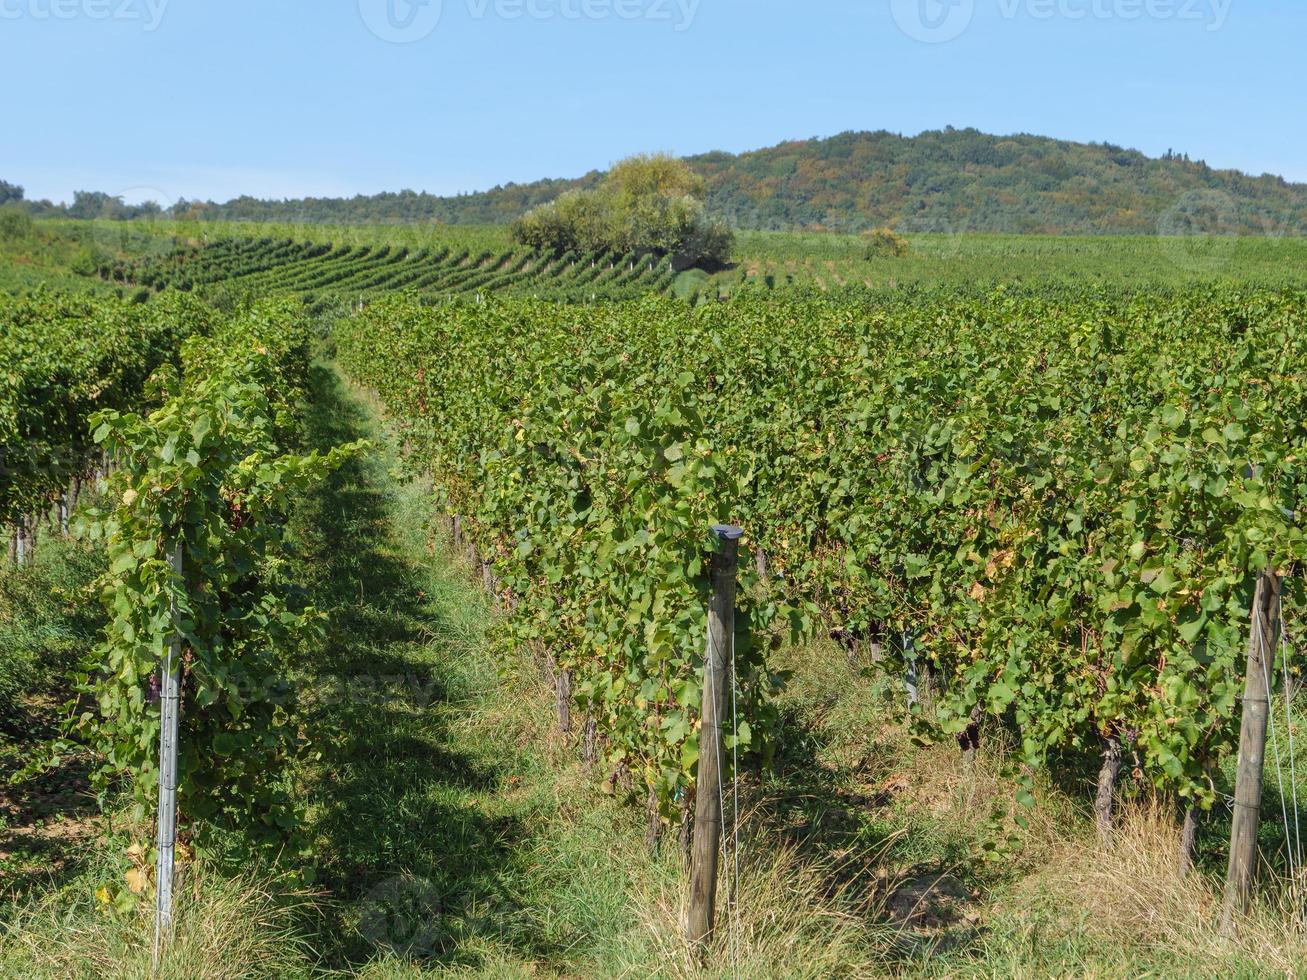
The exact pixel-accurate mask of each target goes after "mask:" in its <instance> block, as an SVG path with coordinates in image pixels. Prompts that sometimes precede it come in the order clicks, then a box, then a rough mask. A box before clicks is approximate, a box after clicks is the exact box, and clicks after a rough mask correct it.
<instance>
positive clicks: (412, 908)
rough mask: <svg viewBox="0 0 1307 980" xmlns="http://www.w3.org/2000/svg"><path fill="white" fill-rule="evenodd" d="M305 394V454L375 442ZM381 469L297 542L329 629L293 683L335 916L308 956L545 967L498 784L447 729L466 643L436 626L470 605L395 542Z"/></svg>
mask: <svg viewBox="0 0 1307 980" xmlns="http://www.w3.org/2000/svg"><path fill="white" fill-rule="evenodd" d="M312 385H313V392H314V404H313V408H312V410H311V414H310V418H309V436H310V442H311V443H312V444H313V445H315V446H319V447H326V446H330V445H334V444H337V443H340V442H343V441H348V440H352V439H357V438H360V437H369V436H375V435H376V433H375V432H374V431H373V430H372V425H371V423H370V420H369V418H368V417H367V414H366V413H365V411H364V410H363V408H362V407H361V406H360V405H359V403H358V402H357V401H356V400H354V399H352V398H351V397H350V396H349V395H348V394H347V393H346V392H345V391H344V389H343V388H342V386H341V383H340V381H339V379H338V378H337V377H336V375H335V374H334V373H333V372H332V371H330V370H329V369H327V368H323V367H317V368H315V370H314V374H313V378H312ZM384 462H385V460H384V458H381V459H379V458H378V457H377V455H376V454H371V455H370V456H369V457H365V458H360V459H356V460H354V461H352V462H351V463H349V464H347V465H346V466H345V467H343V468H342V469H341V470H340V471H339V472H337V473H336V474H334V475H333V476H332V477H331V478H330V479H329V480H327V481H326V482H325V483H324V484H323V485H322V486H321V487H320V488H319V489H318V491H317V492H316V493H315V494H313V495H312V497H311V499H307V500H305V501H304V503H303V505H302V507H301V508H300V511H301V513H300V516H299V517H298V519H297V525H296V529H295V530H296V535H297V538H298V539H299V547H300V549H301V551H302V552H303V556H304V562H303V564H304V567H305V569H306V574H307V575H308V576H309V580H308V581H306V582H305V586H306V587H307V588H308V590H309V593H310V596H311V598H312V600H313V601H314V602H315V604H316V605H317V606H318V607H319V608H321V609H323V610H324V611H326V612H327V613H328V614H329V617H330V638H329V640H328V642H327V644H326V648H325V649H323V650H321V651H318V652H316V653H315V655H314V659H313V662H312V663H311V664H308V665H306V666H305V673H306V675H307V676H306V677H305V678H304V680H305V683H306V688H307V690H309V691H311V692H315V693H314V694H313V695H311V696H310V698H309V703H308V722H307V728H308V732H307V735H308V738H309V740H310V742H311V743H312V745H313V749H314V751H315V752H320V753H321V759H320V761H317V762H315V763H314V764H313V767H312V770H311V775H310V779H309V783H308V785H306V786H305V788H304V791H305V793H306V794H307V799H308V800H309V813H310V829H311V832H312V834H313V836H314V838H315V847H316V854H315V858H314V860H315V862H316V865H317V867H318V873H319V878H318V881H317V885H318V887H320V888H322V889H323V890H324V891H325V892H326V893H327V894H328V896H329V897H330V899H331V900H332V903H333V904H332V909H333V913H332V914H331V915H330V916H329V919H328V921H327V923H326V925H325V928H324V929H323V934H322V936H321V937H320V945H319V948H320V949H321V950H322V952H323V956H324V959H325V961H326V963H327V964H328V965H330V966H333V967H337V968H349V967H352V966H357V965H359V964H361V963H363V962H366V961H368V960H370V959H373V958H375V957H376V955H377V954H378V953H379V952H385V951H393V952H396V953H398V954H400V955H403V956H407V957H411V958H414V959H418V960H426V961H430V962H433V963H436V964H441V965H458V966H476V965H477V956H476V954H475V953H472V952H469V949H471V948H475V947H476V946H477V945H478V943H481V942H489V943H494V944H496V945H500V946H502V945H505V944H507V945H510V946H512V947H513V948H514V949H515V950H517V951H518V952H520V953H522V954H523V955H525V956H528V957H532V958H534V957H537V956H538V957H547V956H549V955H550V954H551V953H554V952H556V951H555V950H553V949H551V948H549V944H548V943H547V942H546V941H545V940H544V939H543V938H541V936H540V934H539V933H538V932H537V930H536V929H535V928H534V925H533V923H532V921H531V917H530V916H529V915H527V914H526V913H525V912H523V911H522V909H521V907H520V905H519V904H518V903H517V902H516V901H515V900H514V895H513V893H512V892H513V887H512V884H511V882H512V881H513V880H514V879H513V878H512V877H510V874H511V873H512V869H514V868H515V867H517V866H518V865H520V864H521V863H522V861H521V859H519V858H518V856H517V854H516V851H517V849H518V845H520V843H521V841H522V838H523V836H524V831H523V828H522V827H521V826H519V823H518V821H517V820H516V818H514V817H511V816H499V815H496V814H494V813H493V812H492V811H493V809H494V807H493V806H489V805H487V800H488V799H493V797H495V796H496V795H497V793H498V791H499V790H500V788H501V785H502V784H503V782H504V781H505V780H507V778H508V776H507V774H506V773H504V772H501V771H500V770H499V767H498V766H497V760H496V756H495V754H494V752H493V750H488V749H487V747H483V746H477V745H476V744H474V743H473V744H468V740H467V738H466V736H464V737H463V740H462V742H460V741H459V739H458V738H457V737H456V736H455V735H454V734H453V733H451V730H450V722H451V720H452V719H453V717H456V716H457V714H458V710H459V709H458V707H457V703H458V702H462V701H466V700H467V697H468V695H467V693H466V692H465V691H464V690H460V687H459V682H460V678H458V677H457V676H452V677H451V676H450V674H451V670H450V667H449V664H450V663H451V662H452V661H451V656H452V655H456V654H457V650H452V649H451V645H452V646H453V647H457V646H458V644H460V643H466V642H467V641H466V640H465V639H462V640H461V639H460V630H459V627H458V624H457V623H453V622H450V618H451V616H453V615H455V614H456V613H457V611H458V608H457V607H458V606H459V604H460V603H461V604H462V609H463V611H466V606H467V604H468V603H470V602H472V601H473V600H472V599H471V598H470V597H469V595H467V594H461V593H458V592H457V591H455V590H454V589H453V588H452V587H451V585H450V583H449V582H447V581H446V582H441V581H439V580H437V579H436V578H435V576H434V575H433V574H432V572H431V571H430V570H429V569H424V567H423V565H422V562H421V559H422V558H425V557H426V556H425V554H421V553H419V554H414V553H413V552H414V551H417V550H418V549H417V548H416V547H415V546H414V545H413V544H412V543H411V540H409V539H406V538H405V537H404V536H403V535H402V534H400V533H397V529H396V528H395V526H394V525H393V523H392V522H393V520H394V510H393V508H394V503H395V501H394V498H393V489H392V488H393V485H392V484H391V483H390V482H389V477H388V476H387V474H386V472H385V470H384ZM406 540H409V543H408V544H407V545H406V544H405V541H406ZM406 548H407V549H408V550H407V551H406ZM464 686H466V682H464Z"/></svg>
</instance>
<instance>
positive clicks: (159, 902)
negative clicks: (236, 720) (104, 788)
mask: <svg viewBox="0 0 1307 980" xmlns="http://www.w3.org/2000/svg"><path fill="white" fill-rule="evenodd" d="M172 574H173V576H174V578H175V579H176V580H177V581H176V583H175V587H176V588H182V587H183V585H184V582H185V578H184V576H183V574H182V547H181V545H180V544H179V545H177V547H176V549H175V550H174V551H173V553H172ZM172 618H173V634H172V640H171V642H169V644H168V649H167V652H166V653H165V654H164V658H163V662H162V663H161V664H160V665H159V813H158V826H157V828H156V836H155V839H156V850H157V851H158V858H157V861H156V864H155V869H154V883H155V909H154V962H155V964H156V965H157V964H158V962H159V957H160V955H161V953H162V950H163V944H164V942H165V941H166V939H167V936H168V931H169V929H170V928H171V926H172V886H173V870H174V867H175V863H176V849H177V739H178V732H179V728H180V719H181V659H182V634H181V627H180V625H179V622H178V619H179V611H178V608H177V600H176V599H174V600H173V602H172Z"/></svg>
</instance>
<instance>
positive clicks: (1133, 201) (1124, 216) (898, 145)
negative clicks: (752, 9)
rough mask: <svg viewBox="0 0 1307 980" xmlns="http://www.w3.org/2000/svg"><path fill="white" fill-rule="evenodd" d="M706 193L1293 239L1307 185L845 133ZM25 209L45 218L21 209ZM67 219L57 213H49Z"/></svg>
mask: <svg viewBox="0 0 1307 980" xmlns="http://www.w3.org/2000/svg"><path fill="white" fill-rule="evenodd" d="M688 159H689V162H690V163H691V164H692V166H693V167H694V168H695V169H696V170H698V171H699V172H700V173H702V174H703V175H704V177H705V178H706V179H707V182H708V207H709V210H710V212H711V213H713V214H715V215H717V216H719V217H721V218H723V219H725V220H726V221H727V222H729V223H730V224H732V225H733V226H735V227H739V228H752V229H821V228H825V229H831V230H839V231H858V230H861V229H864V228H869V227H879V226H883V225H889V226H892V227H895V228H898V229H900V230H903V231H1003V232H1041V233H1050V234H1077V233H1080V234H1096V233H1113V232H1118V233H1128V232H1134V233H1144V234H1154V233H1157V232H1158V231H1162V232H1164V233H1167V232H1187V231H1194V230H1197V231H1205V232H1213V233H1239V234H1263V235H1264V234H1270V235H1299V234H1303V233H1304V231H1307V185H1305V184H1291V183H1288V182H1287V181H1285V180H1283V179H1282V178H1280V177H1275V176H1271V175H1265V176H1261V177H1251V176H1248V175H1245V174H1242V173H1239V172H1237V171H1232V170H1214V169H1212V168H1211V167H1209V166H1208V165H1207V164H1206V163H1203V162H1202V161H1190V160H1189V159H1188V158H1187V157H1186V156H1184V155H1182V154H1175V153H1168V154H1167V155H1166V156H1165V157H1163V158H1161V159H1151V158H1149V157H1146V156H1144V155H1143V154H1141V153H1139V152H1136V151H1134V150H1127V149H1123V148H1121V147H1118V146H1112V145H1110V144H1100V143H1090V144H1085V143H1071V142H1066V141H1063V140H1054V139H1048V138H1045V137H1039V136H990V135H987V134H985V133H981V132H978V131H976V130H974V129H965V130H955V129H951V128H950V129H946V130H943V131H932V132H926V133H922V134H920V135H918V136H911V137H904V136H898V135H895V134H893V133H886V132H877V133H852V132H851V133H842V134H840V135H838V136H834V137H831V138H829V139H812V140H796V141H793V142H788V143H782V144H780V145H779V146H773V147H769V148H767V149H762V150H755V151H753V152H749V153H742V154H738V155H735V154H729V153H708V154H703V155H700V156H695V157H690V158H688ZM600 176H601V175H600V174H599V173H597V172H596V173H590V174H587V175H586V176H584V177H581V178H578V179H574V180H559V179H549V180H540V181H536V182H533V183H528V184H508V185H505V186H502V187H496V188H494V189H492V190H489V191H484V192H480V193H475V194H464V195H459V196H456V197H436V196H434V195H430V194H423V193H415V192H413V191H402V192H398V193H387V194H379V195H375V196H371V197H365V196H359V197H354V198H349V199H313V198H310V199H306V200H295V201H261V200H256V199H254V198H250V197H242V198H237V199H236V200H233V201H229V202H227V203H226V204H212V203H208V204H203V203H195V202H182V203H181V204H180V205H179V206H178V207H177V208H176V210H177V211H178V212H179V213H182V214H185V215H186V216H190V217H205V218H212V219H227V220H258V221H288V222H330V223H340V224H354V223H399V222H418V221H439V222H446V223H449V224H473V223H475V224H483V223H491V224H499V223H506V222H509V221H511V220H513V219H514V218H516V217H517V216H518V215H520V214H521V213H523V212H524V211H526V210H527V209H529V208H531V207H533V206H535V205H537V204H541V203H544V202H546V201H549V200H552V199H553V198H554V197H556V196H557V195H558V194H560V193H562V192H563V191H565V190H568V189H570V188H575V187H589V186H593V185H594V184H596V183H597V182H598V180H599V178H600ZM29 206H30V207H32V209H33V210H34V211H37V212H40V211H42V210H49V209H48V208H43V207H42V206H41V205H34V206H32V205H29ZM54 210H60V211H62V210H65V209H62V208H60V209H54ZM136 210H137V209H133V208H120V207H118V206H117V205H116V203H115V202H114V201H113V200H112V199H110V198H107V197H106V196H105V195H102V194H100V195H98V194H81V195H79V196H78V199H77V201H76V202H75V203H74V205H72V206H71V207H70V208H68V209H66V212H67V213H69V214H71V215H72V216H74V217H99V216H118V217H128V216H131V215H132V213H133V212H135V211H136Z"/></svg>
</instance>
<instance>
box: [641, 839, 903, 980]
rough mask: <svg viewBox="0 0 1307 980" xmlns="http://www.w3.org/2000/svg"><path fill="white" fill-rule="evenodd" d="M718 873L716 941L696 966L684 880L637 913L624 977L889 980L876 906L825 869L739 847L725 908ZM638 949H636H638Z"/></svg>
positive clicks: (765, 846)
mask: <svg viewBox="0 0 1307 980" xmlns="http://www.w3.org/2000/svg"><path fill="white" fill-rule="evenodd" d="M729 874H730V872H729V869H728V868H727V867H725V866H724V867H723V871H722V882H723V884H722V886H721V887H720V889H719V894H718V909H717V931H716V935H715V938H714V942H713V945H712V947H711V949H709V950H708V951H707V952H706V954H705V955H704V957H703V959H702V961H701V960H700V959H699V958H697V957H696V956H695V955H694V954H692V953H691V952H690V950H689V949H688V947H687V945H686V942H685V924H684V919H683V917H682V916H683V910H684V909H685V907H686V889H685V882H684V879H683V878H681V879H679V881H680V884H679V886H678V884H677V883H676V880H666V879H665V880H663V881H662V883H661V885H660V887H658V888H657V889H656V890H655V891H654V892H653V893H652V894H650V895H648V896H644V900H642V901H639V902H637V903H636V904H635V908H634V911H635V915H636V918H637V921H638V922H639V924H640V926H641V930H642V933H643V936H642V937H639V938H636V937H633V939H635V941H633V942H632V943H631V948H630V954H631V959H630V961H629V963H628V964H626V965H625V970H624V975H629V976H648V975H651V974H650V973H649V967H650V964H651V963H657V964H659V966H658V968H657V971H656V972H655V973H653V974H652V975H654V976H659V977H677V978H687V980H688V978H710V977H749V978H753V977H757V978H763V977H796V978H802V977H833V976H839V977H873V976H885V975H887V974H888V973H889V972H890V969H889V965H890V954H891V953H892V951H893V950H894V948H895V945H896V930H895V929H894V928H893V927H891V926H887V925H878V924H877V923H878V922H880V921H883V915H882V913H881V910H880V909H879V908H878V907H876V906H877V904H878V903H877V902H876V900H875V897H874V896H868V895H865V894H864V895H858V894H855V893H853V892H852V891H851V890H848V889H843V888H839V887H835V888H832V882H833V881H835V880H837V879H838V878H839V877H840V873H839V869H838V868H836V867H829V866H823V865H821V864H820V863H817V862H813V861H812V860H810V859H808V858H806V857H804V856H802V855H801V854H800V853H799V852H798V851H797V850H796V849H795V848H794V847H792V846H789V845H784V844H782V845H778V844H777V843H776V840H775V839H774V838H770V839H769V838H767V837H765V836H759V837H748V836H747V835H746V837H744V838H743V839H742V840H741V844H740V871H739V891H738V895H737V897H736V901H735V902H734V903H733V907H732V904H731V903H728V900H727V895H726V889H727V887H728V886H727V885H726V881H727V878H728V876H729ZM641 939H642V940H643V941H640V940H641Z"/></svg>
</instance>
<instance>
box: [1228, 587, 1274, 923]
mask: <svg viewBox="0 0 1307 980" xmlns="http://www.w3.org/2000/svg"><path fill="white" fill-rule="evenodd" d="M1280 588H1281V582H1280V576H1279V575H1278V574H1276V572H1275V570H1274V569H1270V568H1268V569H1267V570H1266V571H1264V572H1262V573H1261V575H1259V576H1258V577H1257V589H1256V592H1255V593H1254V595H1253V608H1252V628H1251V629H1250V630H1249V634H1248V666H1247V673H1246V676H1245V678H1244V695H1243V722H1242V725H1241V727H1240V730H1239V763H1238V768H1237V769H1236V770H1235V782H1234V821H1233V823H1232V825H1231V828H1230V866H1229V869H1228V871H1227V873H1226V878H1225V905H1224V908H1223V910H1222V914H1221V931H1222V932H1223V933H1225V934H1226V935H1233V934H1234V933H1235V929H1236V927H1235V921H1236V919H1237V917H1238V916H1240V915H1242V914H1243V913H1244V912H1246V911H1247V909H1248V897H1249V890H1250V886H1251V883H1252V877H1253V872H1254V871H1255V870H1256V867H1257V824H1258V821H1259V819H1260V817H1261V806H1262V765H1263V760H1264V758H1265V755H1266V723H1267V718H1268V716H1269V715H1270V691H1269V685H1268V683H1267V681H1268V678H1269V676H1270V672H1271V667H1272V661H1273V660H1274V658H1275V647H1276V644H1277V643H1279V637H1280Z"/></svg>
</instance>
